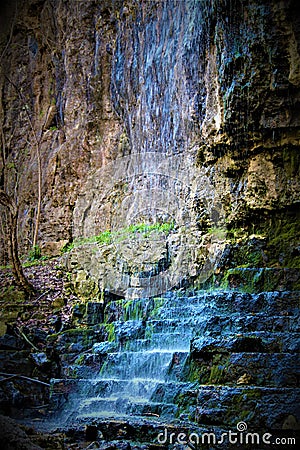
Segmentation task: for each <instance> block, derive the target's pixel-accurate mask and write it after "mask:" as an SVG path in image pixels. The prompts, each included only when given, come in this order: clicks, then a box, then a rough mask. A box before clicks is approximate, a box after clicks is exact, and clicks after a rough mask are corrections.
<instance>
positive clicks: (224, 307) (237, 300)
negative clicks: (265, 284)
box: [158, 290, 300, 318]
mask: <svg viewBox="0 0 300 450" xmlns="http://www.w3.org/2000/svg"><path fill="white" fill-rule="evenodd" d="M299 307H300V291H270V292H260V293H255V294H251V293H247V292H240V291H234V290H230V291H226V290H217V291H212V292H211V291H203V292H198V293H197V295H194V296H190V297H188V296H187V297H176V296H175V295H174V296H173V297H171V298H167V299H166V301H165V303H164V305H163V306H162V308H161V309H160V311H159V312H158V314H159V315H160V316H161V317H162V318H164V317H165V318H167V317H168V311H170V312H171V313H173V310H172V308H176V309H177V311H180V310H181V309H182V310H183V311H182V313H183V314H185V311H184V310H185V308H186V309H187V312H188V309H190V310H192V309H193V308H194V311H195V312H198V313H201V311H202V313H203V314H204V315H205V314H207V313H210V312H211V313H213V312H214V311H217V312H218V313H221V312H232V313H235V312H241V313H248V314H249V313H252V312H255V313H257V312H265V313H268V314H272V315H274V314H275V315H276V314H281V313H282V312H283V311H285V312H288V313H289V314H293V313H297V312H298V311H299ZM169 317H172V316H171V315H170V316H169Z"/></svg>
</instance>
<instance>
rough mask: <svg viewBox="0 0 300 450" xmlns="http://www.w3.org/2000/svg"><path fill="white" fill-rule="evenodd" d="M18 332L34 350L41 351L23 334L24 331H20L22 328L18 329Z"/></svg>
mask: <svg viewBox="0 0 300 450" xmlns="http://www.w3.org/2000/svg"><path fill="white" fill-rule="evenodd" d="M17 330H18V332H19V333H20V334H21V336H22V338H24V339H25V341H26V342H27V343H28V344H29V345H31V347H32V348H34V350H36V351H37V352H38V351H39V349H38V348H37V347H36V346H35V345H34V344H33V343H32V342H31V341H30V340H29V339H28V337H27V336H26V335H25V334H24V333H23V331H22V330H20V328H17Z"/></svg>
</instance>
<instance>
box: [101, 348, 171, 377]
mask: <svg viewBox="0 0 300 450" xmlns="http://www.w3.org/2000/svg"><path fill="white" fill-rule="evenodd" d="M173 353H174V352H173V350H157V349H152V350H148V351H139V352H129V351H123V352H119V353H108V354H107V358H106V360H105V362H104V364H103V366H102V367H101V370H100V376H101V377H104V378H107V377H110V376H113V377H114V378H121V379H131V378H136V377H142V378H147V376H149V375H150V376H151V377H152V378H155V379H161V380H163V378H164V376H165V372H166V370H167V369H168V367H169V364H170V362H171V360H172V357H173Z"/></svg>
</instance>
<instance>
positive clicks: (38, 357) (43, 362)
mask: <svg viewBox="0 0 300 450" xmlns="http://www.w3.org/2000/svg"><path fill="white" fill-rule="evenodd" d="M30 357H31V358H32V360H33V361H34V363H35V364H36V366H37V367H39V368H40V369H43V368H45V367H46V366H49V365H50V363H51V362H50V360H49V359H48V356H47V355H46V353H44V352H40V353H30Z"/></svg>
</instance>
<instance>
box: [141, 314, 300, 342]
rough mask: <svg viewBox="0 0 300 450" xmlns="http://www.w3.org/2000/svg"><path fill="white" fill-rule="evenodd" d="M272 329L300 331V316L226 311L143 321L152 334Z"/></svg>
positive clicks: (190, 333)
mask: <svg viewBox="0 0 300 450" xmlns="http://www.w3.org/2000/svg"><path fill="white" fill-rule="evenodd" d="M234 331H236V332H249V331H272V332H282V331H286V332H300V319H299V317H295V316H287V315H280V316H269V315H266V314H264V313H256V314H255V313H253V314H239V313H236V314H230V315H229V314H227V315H220V314H215V315H207V316H205V317H193V316H190V317H189V318H185V317H184V318H180V317H178V319H158V320H150V321H148V322H147V324H146V333H147V334H148V335H151V333H152V336H153V335H154V334H155V333H166V334H168V333H170V334H173V333H184V334H185V333H187V335H188V337H190V336H191V335H192V334H193V333H195V332H197V333H198V334H204V333H207V332H219V333H221V332H222V334H224V333H229V332H234Z"/></svg>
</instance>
